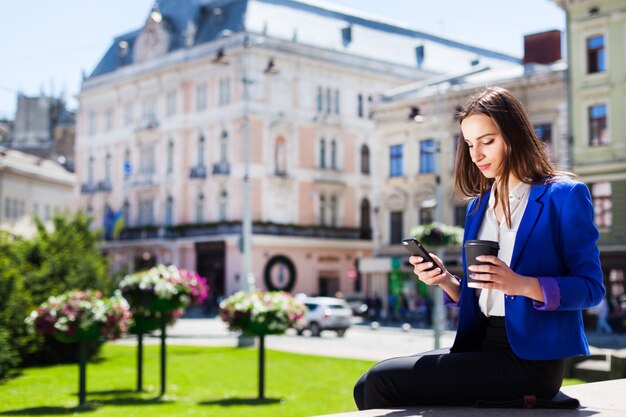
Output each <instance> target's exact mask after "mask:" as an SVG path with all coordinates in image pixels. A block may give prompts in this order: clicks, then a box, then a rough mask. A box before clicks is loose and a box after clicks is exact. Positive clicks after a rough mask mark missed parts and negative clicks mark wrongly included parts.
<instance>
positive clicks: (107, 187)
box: [98, 180, 113, 193]
mask: <svg viewBox="0 0 626 417" xmlns="http://www.w3.org/2000/svg"><path fill="white" fill-rule="evenodd" d="M112 189H113V186H112V185H111V181H106V180H105V181H99V182H98V191H102V192H104V193H110V192H111V190H112Z"/></svg>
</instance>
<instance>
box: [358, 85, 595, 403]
mask: <svg viewBox="0 0 626 417" xmlns="http://www.w3.org/2000/svg"><path fill="white" fill-rule="evenodd" d="M459 120H460V124H461V137H460V142H459V144H458V147H457V156H456V164H455V166H456V176H455V188H456V192H457V194H458V195H460V196H461V197H469V198H472V201H471V202H470V203H469V205H468V207H467V218H466V222H465V236H464V242H465V241H467V240H474V239H482V240H493V241H497V242H498V243H499V247H500V251H499V253H498V256H497V257H495V256H479V257H478V258H477V259H478V260H479V261H482V262H486V263H487V264H486V265H477V266H471V267H470V268H469V273H470V274H471V277H472V278H473V279H475V280H477V281H479V284H477V286H476V287H477V288H469V287H468V286H467V280H466V279H461V278H459V277H456V276H453V275H452V274H450V273H449V272H448V271H447V269H446V268H445V266H444V265H443V263H442V262H441V260H440V259H439V258H437V257H436V256H434V255H433V258H434V259H435V261H436V262H437V265H435V266H436V269H434V270H432V271H427V270H428V269H429V268H430V267H431V266H432V265H431V264H430V263H428V262H426V261H425V260H424V259H422V258H421V257H416V256H412V257H410V258H409V261H410V262H411V264H413V265H414V272H415V274H416V275H417V276H418V278H419V279H420V280H421V281H422V282H424V283H425V284H427V285H438V286H440V287H441V288H442V289H443V291H444V301H445V303H446V304H447V305H449V306H454V307H458V308H460V312H459V325H458V329H457V334H456V338H455V341H454V344H453V346H452V348H451V349H450V351H449V352H445V353H434V354H426V355H415V356H408V357H400V358H393V359H388V360H386V361H383V362H380V363H378V364H377V365H375V366H374V367H372V368H371V369H370V371H368V372H367V373H366V374H365V375H363V376H362V377H361V378H360V379H359V381H358V382H357V384H356V385H355V387H354V398H355V401H356V404H357V406H358V408H359V409H371V408H387V407H400V406H410V405H426V404H428V405H471V404H475V403H476V402H478V401H492V402H499V401H514V400H520V401H521V400H522V399H523V398H525V396H535V397H536V398H542V399H552V398H553V397H554V396H555V395H556V394H557V392H558V391H559V388H560V386H561V383H562V380H563V364H564V361H563V359H564V358H567V357H569V356H574V355H580V354H583V355H588V354H589V347H588V343H587V339H586V337H585V333H584V328H583V325H582V323H583V321H582V310H583V309H586V308H590V307H593V306H594V305H597V304H598V303H599V302H600V301H601V300H602V298H603V297H604V293H605V290H604V286H603V274H602V269H601V267H600V255H599V251H598V246H597V240H598V237H599V233H598V230H597V228H596V226H595V224H594V221H593V213H594V211H593V204H592V202H591V197H590V194H589V190H588V188H587V186H586V185H585V184H583V183H580V182H578V181H575V180H574V179H572V177H573V174H570V173H565V172H559V171H557V169H556V168H555V167H554V166H553V165H552V163H551V162H550V159H549V158H548V156H547V153H546V151H545V146H544V144H543V143H542V141H541V139H539V138H538V137H537V135H536V134H535V132H534V130H533V127H532V124H531V123H530V121H529V118H528V115H527V114H526V111H525V110H524V108H523V106H522V104H521V103H520V102H519V100H517V99H516V98H515V97H514V96H513V95H512V94H511V93H510V92H509V91H507V90H505V89H503V88H498V87H493V88H487V89H485V90H483V91H481V92H480V93H478V94H476V95H475V96H473V97H471V98H470V99H469V100H468V102H467V103H466V104H465V106H464V107H463V108H462V109H461V110H460V112H459ZM463 262H464V266H466V264H465V259H463Z"/></svg>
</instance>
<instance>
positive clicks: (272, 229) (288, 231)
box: [120, 221, 372, 240]
mask: <svg viewBox="0 0 626 417" xmlns="http://www.w3.org/2000/svg"><path fill="white" fill-rule="evenodd" d="M252 233H253V234H257V235H273V236H290V237H301V238H316V239H340V240H343V239H353V240H371V235H372V232H371V229H359V228H352V227H331V226H319V225H307V226H303V225H295V224H279V223H269V222H254V223H253V225H252ZM240 234H241V222H239V221H236V222H230V221H229V222H218V223H200V224H180V225H175V226H161V227H160V226H154V225H150V226H140V227H132V228H126V229H124V230H122V233H121V234H120V239H121V240H139V239H153V238H166V239H176V238H190V237H203V236H218V235H231V236H232V235H240Z"/></svg>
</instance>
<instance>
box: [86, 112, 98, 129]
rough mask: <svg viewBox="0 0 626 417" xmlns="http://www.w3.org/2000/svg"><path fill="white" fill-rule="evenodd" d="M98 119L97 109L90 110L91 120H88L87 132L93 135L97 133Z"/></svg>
mask: <svg viewBox="0 0 626 417" xmlns="http://www.w3.org/2000/svg"><path fill="white" fill-rule="evenodd" d="M96 120H97V116H96V112H95V111H91V112H89V122H88V127H87V132H88V133H89V134H90V135H93V134H94V133H96Z"/></svg>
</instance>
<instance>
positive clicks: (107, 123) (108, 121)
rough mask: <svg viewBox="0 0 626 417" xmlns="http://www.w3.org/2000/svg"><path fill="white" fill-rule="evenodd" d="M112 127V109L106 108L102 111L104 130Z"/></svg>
mask: <svg viewBox="0 0 626 417" xmlns="http://www.w3.org/2000/svg"><path fill="white" fill-rule="evenodd" d="M111 129H113V109H108V110H107V111H106V113H104V130H105V131H106V132H108V131H109V130H111Z"/></svg>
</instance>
